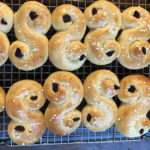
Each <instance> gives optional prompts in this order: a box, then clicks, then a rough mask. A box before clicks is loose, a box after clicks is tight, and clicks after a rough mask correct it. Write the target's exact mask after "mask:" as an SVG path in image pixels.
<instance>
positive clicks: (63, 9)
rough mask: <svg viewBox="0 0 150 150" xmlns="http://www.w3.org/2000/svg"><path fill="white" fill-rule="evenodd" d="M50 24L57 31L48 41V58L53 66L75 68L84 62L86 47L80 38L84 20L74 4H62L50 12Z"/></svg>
mask: <svg viewBox="0 0 150 150" xmlns="http://www.w3.org/2000/svg"><path fill="white" fill-rule="evenodd" d="M52 25H53V27H54V28H55V29H56V30H57V31H59V32H57V33H56V34H55V35H53V37H52V38H51V39H50V41H49V58H50V60H51V62H52V63H53V65H54V66H56V67H57V68H59V69H62V70H70V71H71V70H76V69H78V68H80V67H81V66H82V65H83V63H84V62H85V60H86V59H85V58H86V55H87V54H86V53H87V52H86V48H85V45H84V44H83V43H81V42H80V40H81V39H82V37H83V35H84V33H85V29H86V21H85V17H84V15H83V13H82V12H81V11H80V10H79V9H78V8H77V7H75V6H73V5H69V4H64V5H60V6H58V7H57V8H56V9H55V10H54V11H53V13H52Z"/></svg>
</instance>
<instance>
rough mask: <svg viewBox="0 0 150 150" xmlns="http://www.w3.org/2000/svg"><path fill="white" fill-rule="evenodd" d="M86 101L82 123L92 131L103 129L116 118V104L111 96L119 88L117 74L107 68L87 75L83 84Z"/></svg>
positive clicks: (110, 124) (109, 125)
mask: <svg viewBox="0 0 150 150" xmlns="http://www.w3.org/2000/svg"><path fill="white" fill-rule="evenodd" d="M83 87H84V98H85V100H86V102H87V103H88V105H87V106H85V107H84V109H83V110H82V118H83V119H82V120H83V124H84V125H85V126H86V127H87V128H88V129H90V130H92V131H104V130H106V129H108V128H109V127H111V126H112V125H113V124H114V123H115V121H116V118H117V106H116V104H115V102H114V101H113V99H112V97H113V96H115V95H116V94H117V92H118V89H119V80H118V78H117V76H116V75H115V74H114V73H113V72H111V71H108V70H97V71H95V72H92V73H91V74H89V75H88V76H87V78H86V79H85V81H84V84H83Z"/></svg>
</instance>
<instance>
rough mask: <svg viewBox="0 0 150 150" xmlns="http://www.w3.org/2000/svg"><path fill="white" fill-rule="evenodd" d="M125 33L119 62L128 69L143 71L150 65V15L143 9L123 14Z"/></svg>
mask: <svg viewBox="0 0 150 150" xmlns="http://www.w3.org/2000/svg"><path fill="white" fill-rule="evenodd" d="M122 29H123V32H122V33H121V35H120V36H119V38H118V42H119V43H120V46H121V55H120V57H119V59H118V60H119V62H120V64H121V65H123V66H124V67H126V68H128V69H141V68H144V67H146V66H147V65H148V64H149V63H150V44H149V42H148V40H149V39H150V14H149V12H148V11H147V10H145V9H144V8H142V7H130V8H128V9H126V10H125V11H123V13H122Z"/></svg>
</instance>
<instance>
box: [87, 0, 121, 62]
mask: <svg viewBox="0 0 150 150" xmlns="http://www.w3.org/2000/svg"><path fill="white" fill-rule="evenodd" d="M84 15H85V18H86V22H87V26H88V27H89V28H90V29H91V31H90V32H89V33H88V34H87V36H86V37H85V40H84V43H85V45H86V47H87V51H88V52H87V58H88V60H89V61H91V62H92V63H94V64H96V65H105V64H109V63H111V62H112V61H113V60H115V59H116V58H118V57H119V55H120V45H119V43H118V42H117V41H116V40H115V37H116V36H117V33H118V31H119V29H120V27H121V12H120V10H119V9H118V8H117V7H116V6H115V5H114V4H113V3H111V2H108V1H105V0H99V1H97V2H95V3H93V4H92V5H90V6H89V7H87V8H86V9H85V12H84Z"/></svg>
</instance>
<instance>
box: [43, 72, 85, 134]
mask: <svg viewBox="0 0 150 150" xmlns="http://www.w3.org/2000/svg"><path fill="white" fill-rule="evenodd" d="M44 92H45V95H46V98H47V99H48V100H49V101H50V102H51V103H50V104H49V106H48V107H47V109H46V111H45V121H46V125H47V127H48V129H49V130H50V131H52V132H54V133H55V134H61V135H65V134H70V133H71V132H73V131H75V130H76V129H77V128H78V127H79V125H80V123H81V120H82V117H81V112H80V111H78V110H76V109H75V108H76V107H77V106H79V104H80V103H81V101H82V99H83V86H82V83H81V81H80V80H79V78H78V77H76V76H75V75H74V74H73V73H70V72H65V71H59V72H55V73H52V74H51V75H50V76H49V77H48V78H47V79H46V81H45V83H44Z"/></svg>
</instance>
